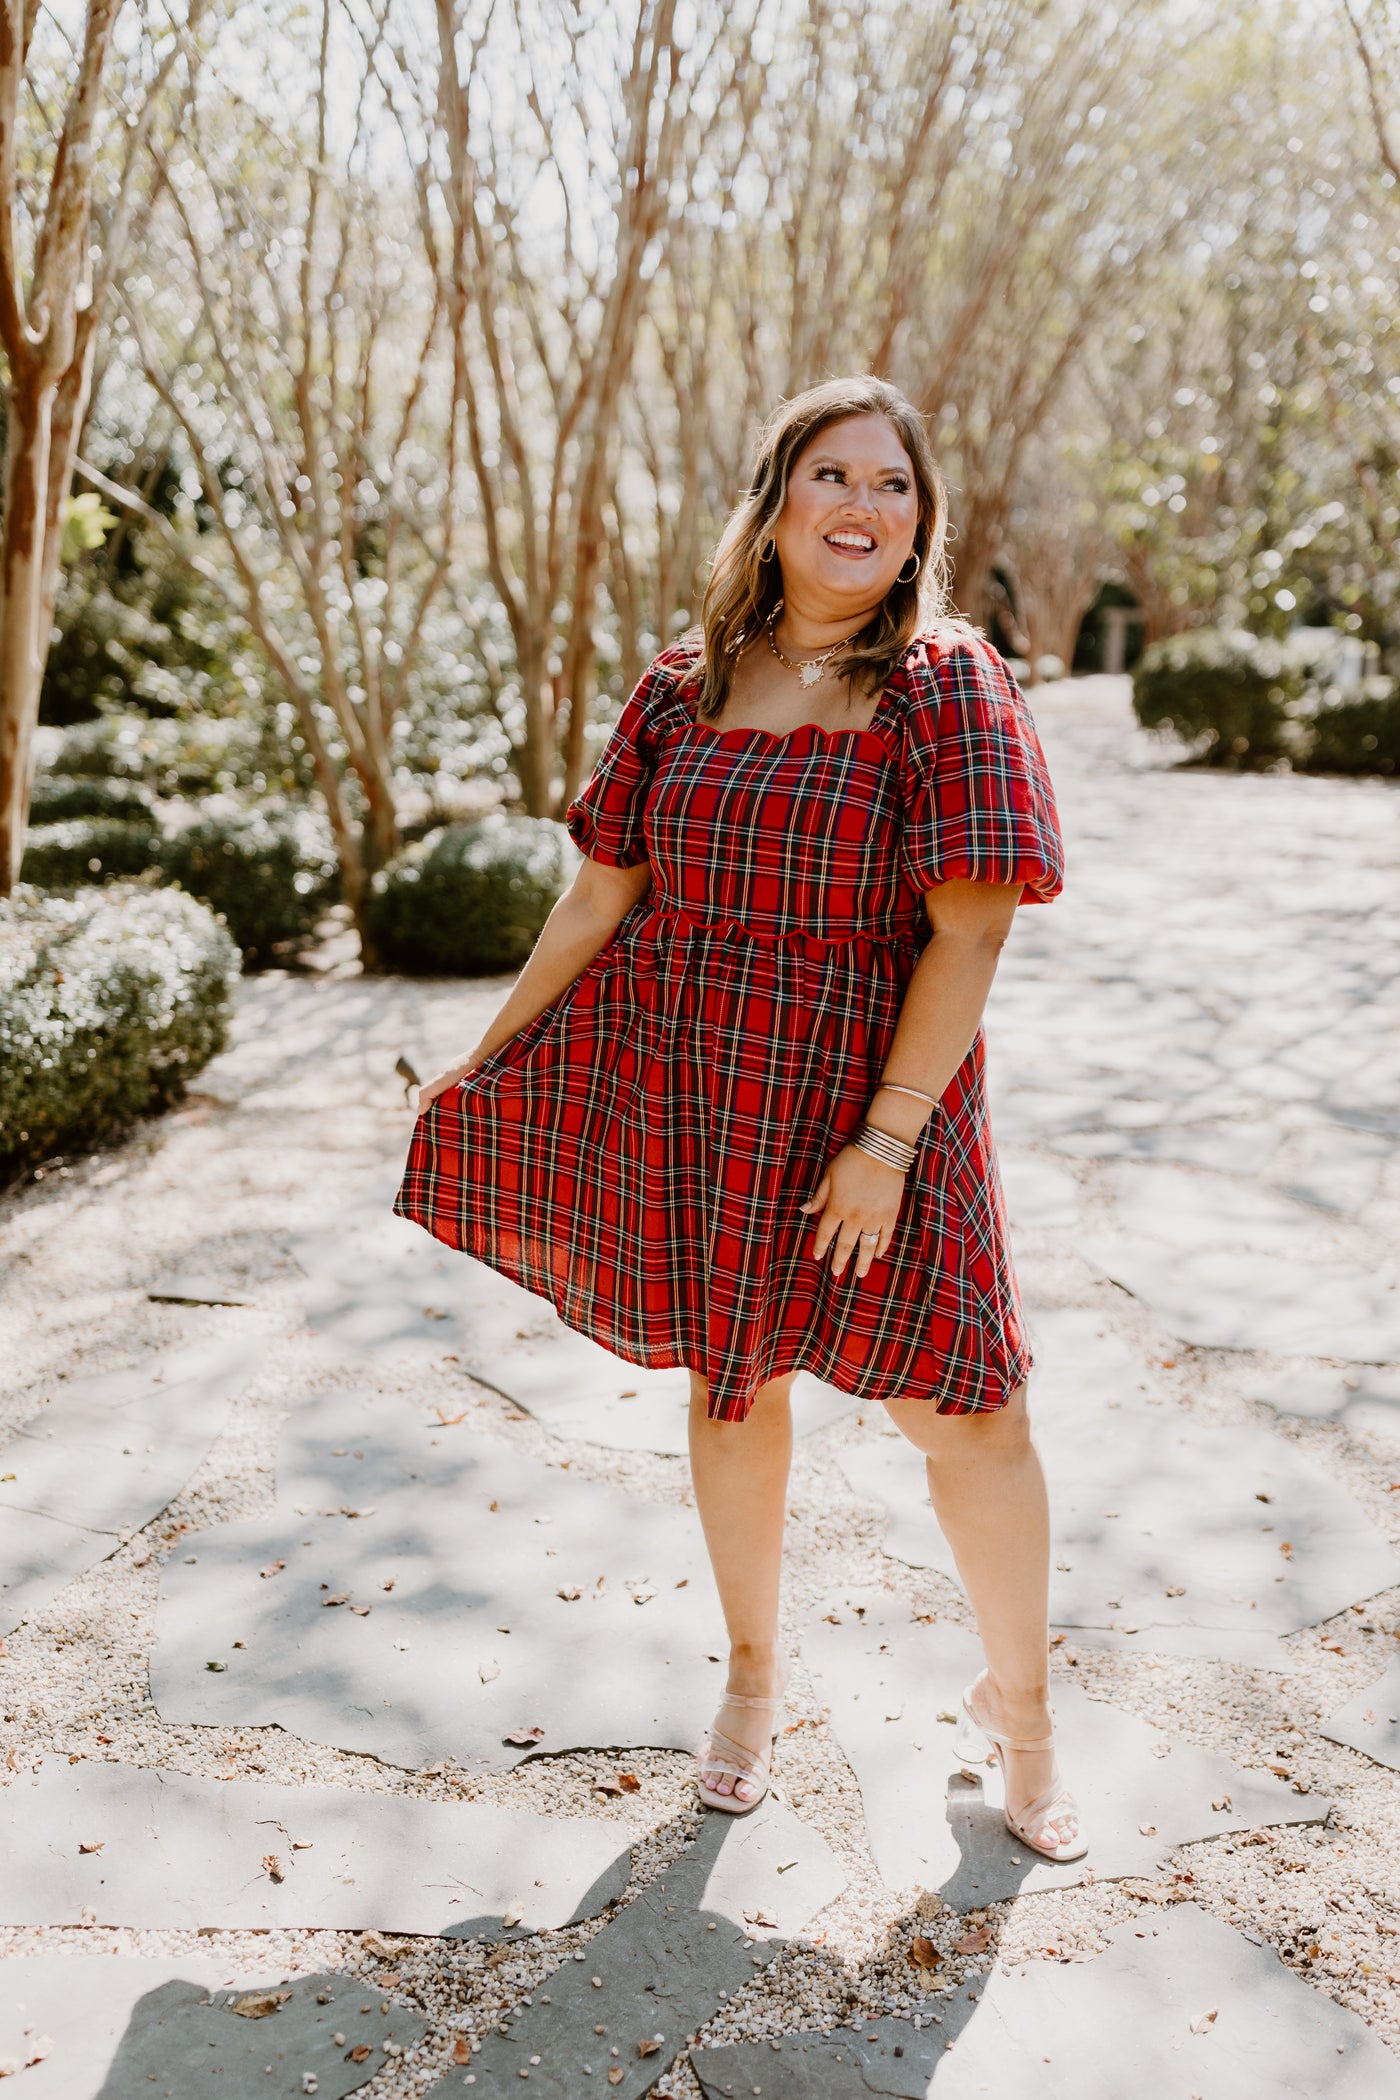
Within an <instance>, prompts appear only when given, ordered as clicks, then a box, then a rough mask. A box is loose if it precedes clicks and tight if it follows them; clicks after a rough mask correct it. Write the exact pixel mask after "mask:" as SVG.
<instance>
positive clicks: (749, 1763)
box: [695, 1671, 789, 1816]
mask: <svg viewBox="0 0 1400 2100" xmlns="http://www.w3.org/2000/svg"><path fill="white" fill-rule="evenodd" d="M788 1674H789V1673H788V1672H786V1671H785V1672H784V1673H783V1681H782V1683H781V1684H780V1685H779V1687H778V1689H777V1691H776V1692H774V1693H773V1694H772V1696H771V1697H769V1698H758V1697H756V1696H754V1695H752V1694H750V1693H748V1692H726V1693H725V1695H724V1698H723V1699H722V1700H721V1702H720V1709H719V1710H720V1712H721V1713H723V1711H724V1709H725V1707H726V1706H742V1707H745V1708H747V1709H748V1710H749V1711H750V1712H752V1713H767V1714H771V1715H772V1716H773V1726H772V1729H771V1731H770V1733H769V1738H768V1745H767V1748H766V1749H763V1750H748V1749H746V1748H745V1747H744V1745H743V1744H742V1743H736V1742H735V1741H734V1740H733V1738H732V1737H731V1736H727V1735H725V1734H724V1732H723V1730H722V1729H719V1728H717V1727H716V1726H715V1725H714V1723H713V1722H711V1724H710V1728H709V1731H708V1733H707V1734H706V1736H705V1740H704V1742H703V1743H702V1744H701V1745H700V1748H699V1750H698V1751H697V1752H696V1758H695V1771H696V1778H695V1790H696V1792H697V1793H698V1794H699V1796H700V1799H701V1801H702V1802H703V1803H704V1805H705V1807H706V1808H718V1809H722V1810H723V1811H724V1813H725V1814H726V1815H729V1816H746V1815H747V1814H748V1812H749V1810H750V1809H751V1808H757V1807H758V1804H759V1802H760V1801H761V1800H762V1799H763V1798H764V1796H765V1794H767V1792H768V1791H769V1788H770V1787H771V1785H772V1784H773V1782H772V1779H771V1776H770V1773H769V1765H770V1763H771V1760H772V1756H773V1741H774V1738H775V1737H776V1736H777V1733H778V1721H779V1717H780V1716H781V1714H782V1712H783V1709H784V1706H785V1704H786V1701H787V1683H788ZM702 1772H722V1773H724V1774H725V1775H726V1776H727V1777H728V1778H730V1779H732V1780H734V1782H735V1784H736V1785H737V1784H738V1782H739V1781H740V1780H741V1779H746V1780H747V1781H748V1782H749V1784H750V1785H756V1786H757V1788H758V1791H757V1792H756V1793H755V1795H754V1796H753V1799H752V1800H751V1801H742V1800H740V1799H739V1798H738V1797H737V1795H735V1794H717V1793H716V1792H715V1790H714V1788H713V1787H709V1786H706V1784H705V1782H704V1780H703V1779H702V1778H701V1777H700V1774H701V1773H702Z"/></svg>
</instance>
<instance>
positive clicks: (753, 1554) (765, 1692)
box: [690, 1371, 795, 1801]
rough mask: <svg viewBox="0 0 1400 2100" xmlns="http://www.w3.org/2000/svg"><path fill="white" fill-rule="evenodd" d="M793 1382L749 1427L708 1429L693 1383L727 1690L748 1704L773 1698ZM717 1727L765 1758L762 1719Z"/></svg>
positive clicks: (725, 1777)
mask: <svg viewBox="0 0 1400 2100" xmlns="http://www.w3.org/2000/svg"><path fill="white" fill-rule="evenodd" d="M794 1375H795V1374H794V1373H792V1372H789V1373H788V1374H787V1376H786V1377H784V1378H774V1379H770V1380H769V1382H768V1384H767V1385H761V1386H760V1387H759V1389H758V1391H757V1393H756V1394H755V1395H754V1403H753V1407H752V1409H751V1410H750V1412H749V1415H748V1417H747V1419H746V1420H745V1421H743V1422H712V1421H710V1420H709V1418H708V1416H707V1415H706V1413H705V1403H706V1399H707V1397H708V1393H709V1383H708V1380H706V1379H704V1378H702V1377H701V1376H700V1374H699V1372H698V1371H692V1372H691V1374H690V1475H691V1479H692V1480H693V1482H694V1484H695V1503H696V1507H697V1509H698V1510H699V1512H700V1523H701V1527H702V1529H703V1530H704V1533H705V1544H706V1546H707V1548H708V1549H709V1555H710V1565H711V1567H712V1568H713V1569H714V1576H715V1587H716V1589H717V1590H718V1591H719V1601H720V1608H721V1610H722V1611H723V1613H724V1623H725V1626H726V1628H727V1629H728V1633H729V1683H728V1689H729V1690H730V1691H731V1692H739V1693H744V1694H747V1695H748V1696H750V1697H754V1698H766V1697H769V1696H771V1695H772V1694H773V1693H774V1692H776V1690H777V1669H778V1586H779V1583H780V1580H781V1576H782V1559H783V1521H784V1518H785V1516H786V1513H787V1482H788V1468H789V1466H790V1464H791V1461H792V1406H791V1397H790V1396H791V1393H792V1381H793V1377H794ZM723 1727H724V1732H725V1734H726V1735H728V1736H731V1737H732V1738H733V1740H734V1741H735V1742H736V1743H742V1744H743V1745H744V1746H745V1748H747V1749H753V1750H762V1749H764V1748H765V1747H766V1745H767V1743H768V1739H769V1736H770V1735H771V1733H772V1721H771V1718H770V1717H769V1716H768V1715H766V1714H763V1713H755V1712H754V1711H753V1710H752V1709H750V1708H745V1707H739V1706H731V1707H730V1708H729V1709H728V1710H727V1712H726V1714H725V1717H724V1722H723ZM701 1776H702V1777H703V1779H704V1781H705V1783H706V1785H707V1786H709V1787H710V1788H711V1790H712V1791H713V1792H715V1793H718V1794H728V1793H731V1792H732V1793H733V1794H734V1795H735V1797H736V1799H738V1800H740V1801H748V1800H752V1798H753V1796H754V1794H755V1793H756V1792H757V1791H758V1789H757V1788H756V1787H755V1786H754V1784H753V1782H752V1781H750V1780H747V1779H739V1780H736V1779H735V1778H734V1777H733V1776H732V1774H729V1773H716V1772H705V1773H703V1774H702V1775H701Z"/></svg>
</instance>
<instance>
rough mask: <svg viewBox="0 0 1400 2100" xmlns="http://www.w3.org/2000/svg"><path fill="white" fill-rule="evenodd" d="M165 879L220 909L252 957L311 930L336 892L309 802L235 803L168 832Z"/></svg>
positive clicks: (336, 878) (326, 836)
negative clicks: (271, 806) (276, 807)
mask: <svg viewBox="0 0 1400 2100" xmlns="http://www.w3.org/2000/svg"><path fill="white" fill-rule="evenodd" d="M160 864H161V867H162V869H163V870H164V873H165V876H166V878H167V880H168V881H171V882H178V883H179V885H180V887H181V889H183V890H187V891H188V892H189V894H190V895H191V896H192V897H198V898H200V899H201V900H202V902H204V903H206V904H208V905H209V906H210V907H211V909H212V910H214V911H216V912H218V913H220V914H221V916H222V917H223V919H224V921H225V922H226V924H227V926H228V930H229V932H230V933H231V934H232V935H233V938H234V939H235V941H237V943H238V945H239V947H240V949H241V950H242V951H243V954H244V956H245V957H246V958H247V959H248V961H250V962H254V963H257V962H268V961H270V960H271V959H272V957H273V956H274V955H275V954H276V953H277V951H278V949H279V948H282V947H284V946H286V945H287V944H289V943H300V942H302V941H304V940H306V939H307V938H308V937H309V935H310V934H311V933H312V932H313V931H314V929H315V926H316V923H317V921H318V920H319V919H320V918H321V917H322V916H323V914H324V913H325V911H326V908H327V906H328V905H330V904H333V903H334V902H335V899H336V898H337V896H338V895H339V894H340V869H339V866H338V864H337V861H336V857H335V851H334V848H333V847H332V845H331V837H330V830H329V827H328V826H327V825H326V824H325V823H324V822H322V820H321V819H320V818H319V817H317V816H316V815H314V814H313V812H312V811H310V810H304V809H290V810H280V811H271V812H269V811H267V810H237V811H235V812H233V813H232V814H231V815H228V816H215V817H206V818H203V819H202V820H201V821H199V822H197V823H194V824H189V825H186V826H185V828H184V829H183V830H181V831H177V832H174V833H173V834H172V835H171V836H170V837H169V838H167V839H166V840H165V842H164V844H163V845H162V847H161V849H160Z"/></svg>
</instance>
